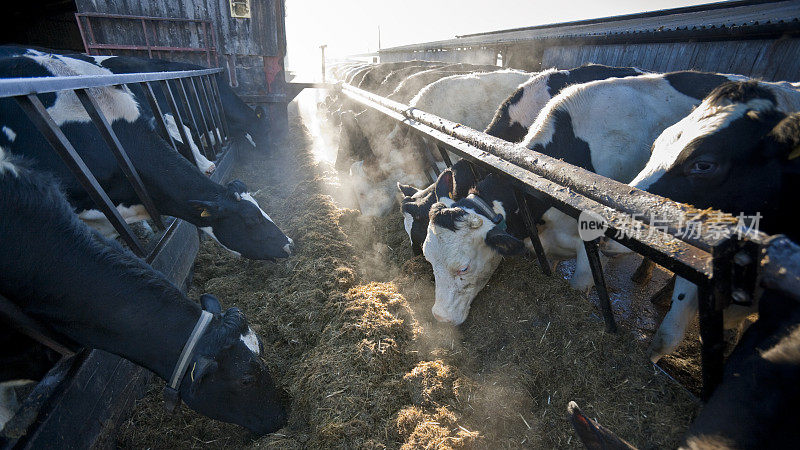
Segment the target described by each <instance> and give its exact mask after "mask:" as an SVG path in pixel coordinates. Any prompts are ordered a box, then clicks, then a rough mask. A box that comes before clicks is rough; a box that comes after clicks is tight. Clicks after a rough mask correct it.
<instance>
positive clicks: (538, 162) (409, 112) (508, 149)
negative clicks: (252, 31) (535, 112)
mask: <svg viewBox="0 0 800 450" xmlns="http://www.w3.org/2000/svg"><path fill="white" fill-rule="evenodd" d="M342 93H343V94H345V95H346V96H347V97H349V98H351V99H353V100H356V101H357V102H359V103H363V101H364V100H369V101H371V102H373V103H374V104H377V105H380V106H382V107H384V108H387V109H389V110H391V111H393V112H395V113H399V114H400V115H401V116H403V117H404V118H405V119H409V120H411V121H413V122H418V123H421V124H424V125H426V126H427V127H430V128H432V129H434V130H436V131H439V132H441V133H443V134H444V135H445V136H447V138H449V139H452V138H456V139H458V140H459V141H461V142H468V143H470V144H471V145H472V146H473V147H477V148H478V149H480V150H482V151H483V153H484V154H491V155H494V156H497V157H500V158H502V159H504V160H505V161H508V162H511V163H513V164H515V165H517V166H519V167H521V168H524V169H526V170H528V171H530V172H533V173H535V174H537V175H540V176H542V177H544V178H546V179H548V180H550V181H553V182H555V183H556V184H558V185H561V186H562V187H564V188H569V189H571V190H573V191H575V192H576V193H578V194H580V195H582V196H584V197H586V198H589V199H592V200H595V201H597V202H600V203H602V204H603V205H605V206H607V207H610V208H613V209H615V210H617V211H619V212H623V213H627V214H628V215H634V214H635V215H639V216H640V221H642V222H644V223H649V218H650V217H657V218H659V223H662V222H663V223H664V224H665V225H666V226H667V227H668V231H669V232H670V234H672V235H677V234H679V233H678V232H679V227H680V226H682V225H684V224H685V219H686V218H687V217H691V218H692V219H696V221H697V222H699V223H701V224H702V225H701V229H703V230H708V229H710V228H713V227H708V226H707V225H708V223H709V222H711V220H712V219H713V222H714V224H715V227H716V229H720V228H722V227H724V228H726V231H727V233H728V234H735V233H736V230H735V224H736V223H737V220H736V218H735V217H733V216H731V215H730V214H725V213H723V212H721V211H713V213H714V214H713V215H712V214H709V211H699V210H697V209H695V208H693V207H691V206H690V205H685V204H682V203H678V202H674V201H672V200H669V199H666V198H664V197H661V196H658V195H654V194H650V193H648V192H645V191H642V190H639V189H636V188H633V187H631V186H629V185H627V184H624V183H620V182H618V181H614V180H611V179H608V178H606V177H604V176H602V175H598V174H596V173H593V172H590V171H588V170H585V169H582V168H580V167H576V166H573V165H571V164H568V163H565V162H564V161H561V160H558V159H556V158H553V157H550V156H548V155H544V154H542V153H539V152H536V151H534V150H530V149H524V151H520V146H519V145H518V144H514V143H509V142H506V141H504V140H502V139H499V138H496V137H494V136H489V135H487V134H484V133H481V132H479V131H476V130H473V129H471V128H468V127H465V126H463V125H461V124H458V123H455V122H452V121H449V120H447V119H443V118H441V117H438V116H435V115H433V114H430V113H426V112H424V111H421V110H418V109H416V108H411V107H409V106H407V105H403V104H402V103H398V102H394V101H392V100H389V99H386V98H383V97H380V96H378V95H375V94H372V93H370V92H367V91H363V90H361V89H358V88H355V87H353V86H350V85H348V84H344V85H342ZM523 148H524V147H523ZM645 213H648V215H645ZM712 216H713V217H712ZM662 219H663V220H662ZM720 234H724V233H717V232H716V231H715V232H714V233H702V234H701V236H700V237H698V238H695V237H693V236H684V235H682V236H677V237H678V238H679V239H682V240H684V241H685V242H687V243H689V244H691V245H692V246H695V247H698V248H700V249H702V250H705V251H710V249H711V248H713V247H715V246H716V245H717V244H718V243H719V242H720V241H721V240H724V238H720ZM765 237H766V236H765V235H759V236H757V237H751V238H750V239H752V240H756V241H758V240H763V239H764V238H765Z"/></svg>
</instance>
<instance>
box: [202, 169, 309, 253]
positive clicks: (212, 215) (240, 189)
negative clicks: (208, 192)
mask: <svg viewBox="0 0 800 450" xmlns="http://www.w3.org/2000/svg"><path fill="white" fill-rule="evenodd" d="M189 204H190V205H191V206H192V207H194V208H195V209H196V211H197V212H198V213H199V216H200V218H199V220H198V222H197V224H198V225H199V226H200V229H202V230H203V231H204V232H206V234H208V235H209V236H211V237H212V238H213V239H214V240H215V241H217V242H218V243H219V244H220V245H222V246H223V247H225V248H226V249H228V250H230V251H231V252H233V253H236V254H238V255H241V256H243V257H245V258H248V259H273V258H286V257H288V256H289V255H291V254H292V250H293V248H294V242H293V241H292V240H291V239H290V238H288V237H286V235H285V234H283V232H281V230H280V229H279V228H278V226H277V225H275V223H274V222H273V221H272V219H270V217H269V216H268V215H267V213H265V212H264V210H262V209H261V207H259V206H258V203H257V202H256V200H255V199H254V198H253V196H252V195H251V194H250V193H249V192H247V186H245V184H244V183H242V182H241V181H239V180H234V181H231V182H230V183H228V186H227V187H226V188H224V189H221V190H220V192H219V193H218V195H217V197H216V198H215V199H213V200H210V201H204V200H190V201H189Z"/></svg>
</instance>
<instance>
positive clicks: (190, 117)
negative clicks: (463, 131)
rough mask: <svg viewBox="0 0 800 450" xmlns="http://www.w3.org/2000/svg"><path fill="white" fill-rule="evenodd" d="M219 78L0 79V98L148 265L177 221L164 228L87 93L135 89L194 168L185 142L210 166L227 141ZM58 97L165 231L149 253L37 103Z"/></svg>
mask: <svg viewBox="0 0 800 450" xmlns="http://www.w3.org/2000/svg"><path fill="white" fill-rule="evenodd" d="M220 72H222V69H219V68H217V69H204V70H190V71H180V72H149V73H131V74H114V75H87V76H65V77H44V78H11V79H2V80H0V98H7V97H11V98H13V99H14V100H15V101H16V102H17V104H18V105H19V106H20V108H21V109H22V110H23V111H24V112H25V114H26V115H27V117H28V119H30V120H31V122H32V123H33V124H34V125H35V126H36V128H37V129H38V130H39V132H40V133H41V134H42V135H43V136H44V138H45V139H46V140H47V141H48V142H49V143H50V145H51V146H52V147H53V149H54V150H55V151H56V153H58V155H59V156H60V157H61V159H62V160H63V161H64V163H65V164H66V165H67V166H68V167H69V169H70V171H72V173H73V174H74V175H75V177H76V178H77V179H78V181H79V182H80V184H81V185H82V186H83V188H84V189H85V190H86V192H87V193H88V194H89V197H90V198H91V199H92V201H93V202H94V203H95V204H96V205H97V207H98V209H99V210H100V211H102V212H103V214H104V215H105V216H106V218H107V219H108V220H109V222H111V224H112V226H113V227H114V229H115V230H116V232H117V233H119V235H120V237H121V238H122V240H123V241H124V242H125V243H126V244H127V245H128V247H129V248H130V249H131V251H133V252H134V253H135V254H136V255H137V256H139V257H141V258H144V259H145V261H147V262H148V263H150V262H151V261H152V258H153V257H154V255H156V254H157V253H158V251H159V250H160V248H161V247H162V245H163V243H164V242H166V240H167V239H168V237H169V236H170V234H171V233H172V231H174V229H175V227H176V226H177V223H178V221H177V220H175V221H173V223H172V224H171V225H170V227H169V228H167V227H165V225H164V222H163V220H162V219H161V215H160V214H159V212H158V210H157V208H156V207H155V204H154V203H153V200H152V198H151V196H150V194H149V193H148V192H147V188H146V187H145V186H144V184H143V183H142V180H141V178H140V176H139V173H138V171H137V170H136V168H135V167H134V166H133V164H132V163H131V160H130V158H129V157H128V154H127V152H126V151H125V148H124V147H123V145H122V143H121V142H120V141H119V139H118V138H117V136H116V134H115V133H114V130H113V128H112V127H111V124H110V123H109V122H108V120H107V119H106V117H105V116H104V115H103V113H102V111H101V110H100V107H99V106H98V104H97V102H96V100H95V99H94V98H93V97H92V95H91V93H90V92H89V91H88V89H90V88H97V87H106V86H119V85H130V87H132V88H137V87H138V88H140V89H141V90H142V92H143V95H144V96H145V98H146V99H147V102H148V104H149V106H150V108H151V110H152V112H153V117H154V119H155V122H156V126H157V127H158V130H159V132H160V133H161V135H162V136H164V137H165V139H166V141H167V142H168V143H169V145H171V146H172V148H173V149H175V151H178V152H181V154H182V155H183V156H184V157H185V158H187V159H188V160H189V161H191V163H192V164H193V165H194V164H195V160H194V156H193V155H192V153H191V148H190V145H189V142H191V141H194V142H195V143H196V144H197V145H198V148H199V149H200V150H201V152H202V153H203V154H204V156H205V157H206V158H208V159H209V160H212V161H214V160H216V159H217V156H216V155H217V154H219V153H221V152H222V151H223V145H224V144H225V143H226V142H227V140H228V124H227V121H226V119H225V114H224V110H223V106H222V102H221V101H220V98H219V89H218V86H217V80H216V74H218V73H220ZM153 84H156V86H157V89H160V93H161V94H162V96H163V98H164V99H166V102H167V104H168V105H169V111H170V112H171V113H172V115H173V117H174V119H175V123H176V124H177V128H178V133H179V135H180V137H181V140H182V142H183V143H184V144H185V145H182V146H181V147H178V146H177V144H176V143H175V141H174V140H173V138H172V136H171V135H170V133H169V131H168V129H167V125H166V123H165V120H164V113H163V109H162V107H161V104H160V103H159V101H158V99H157V96H156V91H154V90H153ZM57 91H73V92H74V93H75V94H76V95H77V97H78V99H79V100H80V102H81V104H82V105H83V108H84V109H85V110H86V112H87V114H88V115H89V117H90V118H91V120H92V122H93V123H94V125H95V126H96V127H97V129H98V131H99V132H100V135H101V136H102V138H103V140H104V141H105V143H106V145H107V146H108V147H109V149H110V151H111V152H112V153H113V154H114V157H115V158H116V160H117V164H118V165H119V167H120V169H121V170H122V172H123V173H124V175H125V177H126V179H127V180H128V182H129V183H130V184H131V186H132V187H133V188H134V190H135V192H136V195H137V196H138V197H139V199H140V200H141V202H142V205H143V206H144V207H145V209H146V210H147V212H148V214H149V215H150V218H151V219H152V220H153V222H154V223H155V225H156V227H157V228H158V229H160V230H165V232H164V234H163V235H162V236H161V238H160V239H159V241H158V242H157V243H156V244H155V246H153V248H152V250H151V251H150V252H149V253H146V252H145V247H144V245H142V242H141V241H140V240H139V238H137V237H136V236H135V235H134V233H133V232H132V231H131V229H130V227H129V226H128V224H127V223H126V222H125V220H124V219H123V218H122V216H121V215H120V213H119V211H118V210H117V208H116V207H115V206H114V204H113V202H112V201H111V199H110V198H109V197H108V194H107V193H106V191H105V190H104V189H103V188H102V186H101V185H100V183H99V182H98V181H97V179H96V178H95V176H94V175H93V174H92V173H91V171H90V170H89V168H88V167H87V165H86V163H85V162H84V161H83V159H82V158H81V156H80V155H79V154H78V152H77V151H76V150H75V148H74V147H73V146H72V144H71V143H70V142H69V140H68V139H67V137H66V135H65V134H64V133H63V131H62V130H61V128H60V127H59V126H58V125H57V124H56V122H55V121H54V120H53V118H52V117H51V116H50V114H49V113H48V112H47V109H46V108H45V106H44V105H43V104H42V102H41V100H40V99H39V95H40V94H46V93H52V92H57ZM184 120H186V121H188V123H189V133H187V132H186V129H185V128H184V126H183V124H184Z"/></svg>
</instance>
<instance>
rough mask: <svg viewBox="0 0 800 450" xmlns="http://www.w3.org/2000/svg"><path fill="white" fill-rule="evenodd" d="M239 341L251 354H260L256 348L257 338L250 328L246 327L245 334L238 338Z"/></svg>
mask: <svg viewBox="0 0 800 450" xmlns="http://www.w3.org/2000/svg"><path fill="white" fill-rule="evenodd" d="M239 340H240V341H242V342H243V343H244V345H246V346H247V348H248V349H250V351H251V352H253V353H255V354H256V355H260V354H261V351H260V350H259V348H258V336H256V334H255V333H254V332H253V330H252V329H251V328H250V327H247V334H243V335H241V336H239Z"/></svg>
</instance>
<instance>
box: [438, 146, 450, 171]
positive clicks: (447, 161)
mask: <svg viewBox="0 0 800 450" xmlns="http://www.w3.org/2000/svg"><path fill="white" fill-rule="evenodd" d="M436 148H438V149H439V153H440V154H441V155H442V161H444V164H445V165H446V166H447V167H453V161H452V160H451V159H450V154H449V153H447V149H445V148H444V147H442V146H441V145H439V144H436Z"/></svg>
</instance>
